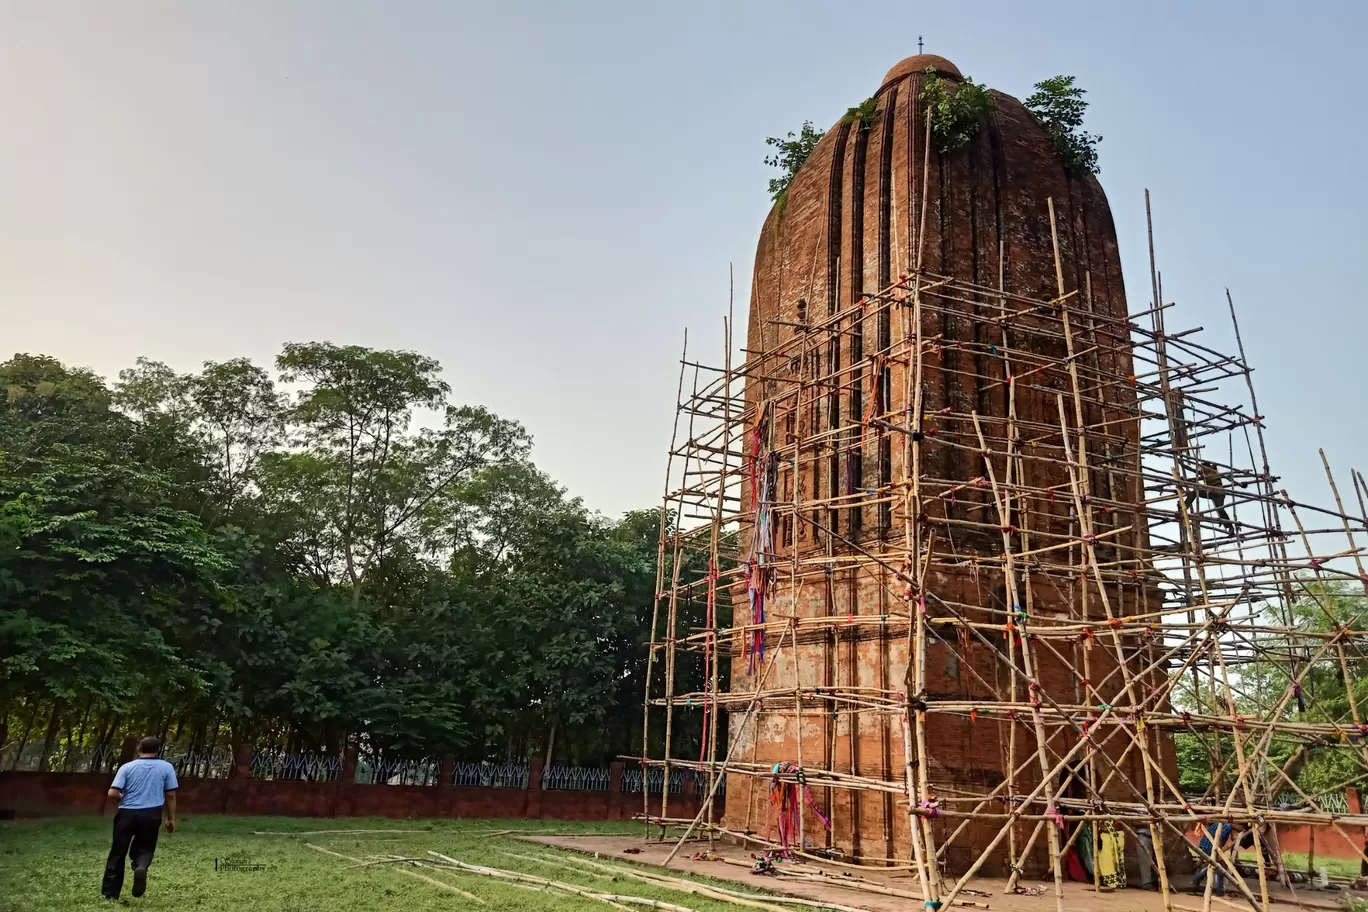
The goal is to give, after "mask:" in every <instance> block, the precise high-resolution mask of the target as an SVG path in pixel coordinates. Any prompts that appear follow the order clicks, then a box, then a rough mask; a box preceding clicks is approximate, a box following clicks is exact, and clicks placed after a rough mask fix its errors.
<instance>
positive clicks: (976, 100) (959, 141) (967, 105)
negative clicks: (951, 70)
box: [920, 67, 993, 153]
mask: <svg viewBox="0 0 1368 912" xmlns="http://www.w3.org/2000/svg"><path fill="white" fill-rule="evenodd" d="M920 101H921V106H922V108H923V109H925V108H930V109H931V141H932V142H933V143H934V144H935V146H936V149H937V151H939V152H943V153H944V152H953V151H954V150H955V149H958V148H959V147H961V146H963V145H965V144H967V143H968V142H969V140H971V139H973V138H974V136H975V135H977V133H978V131H979V130H980V129H982V128H983V125H984V124H985V123H987V122H988V118H989V116H991V115H992V113H993V96H991V95H989V94H988V89H987V88H986V87H985V86H983V85H982V84H980V83H976V82H974V80H972V79H970V78H969V77H968V76H966V77H964V79H963V81H961V82H960V83H959V84H958V85H956V86H953V87H952V86H951V84H949V83H948V82H947V81H946V80H944V79H942V78H941V77H939V76H937V75H936V71H935V70H934V69H932V68H931V67H927V69H926V75H925V77H924V78H923V79H922V90H921V98H920Z"/></svg>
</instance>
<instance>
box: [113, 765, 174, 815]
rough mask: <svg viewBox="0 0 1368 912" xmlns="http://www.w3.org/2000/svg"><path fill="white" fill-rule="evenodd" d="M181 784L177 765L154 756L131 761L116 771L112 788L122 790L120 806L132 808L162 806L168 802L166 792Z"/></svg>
mask: <svg viewBox="0 0 1368 912" xmlns="http://www.w3.org/2000/svg"><path fill="white" fill-rule="evenodd" d="M179 787H180V783H178V782H177V781H176V768H175V767H174V766H172V765H171V764H169V763H167V762H166V761H165V760H157V759H154V758H152V757H139V758H138V759H137V760H130V761H129V762H128V763H125V764H124V765H123V766H121V767H119V770H118V772H116V773H115V774H114V785H113V788H116V789H118V790H119V791H121V792H123V797H122V798H121V799H119V807H120V808H124V809H126V810H130V811H136V810H139V809H141V808H159V807H161V806H162V805H163V804H165V803H166V793H167V792H169V791H171V790H172V789H176V788H179Z"/></svg>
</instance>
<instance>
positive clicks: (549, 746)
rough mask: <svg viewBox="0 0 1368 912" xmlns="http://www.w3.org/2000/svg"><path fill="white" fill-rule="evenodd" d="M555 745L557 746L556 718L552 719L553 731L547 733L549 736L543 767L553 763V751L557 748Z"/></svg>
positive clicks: (547, 737)
mask: <svg viewBox="0 0 1368 912" xmlns="http://www.w3.org/2000/svg"><path fill="white" fill-rule="evenodd" d="M555 747H556V720H555V719H552V720H551V731H550V733H549V734H547V736H546V760H545V761H543V763H542V767H543V768H545V767H548V766H550V765H551V756H552V753H553V752H554V750H555Z"/></svg>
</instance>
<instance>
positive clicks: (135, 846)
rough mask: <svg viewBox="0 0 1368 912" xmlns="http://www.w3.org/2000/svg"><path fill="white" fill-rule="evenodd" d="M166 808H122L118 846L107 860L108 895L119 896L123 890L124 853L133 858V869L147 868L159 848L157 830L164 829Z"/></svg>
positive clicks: (116, 837)
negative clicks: (164, 811)
mask: <svg viewBox="0 0 1368 912" xmlns="http://www.w3.org/2000/svg"><path fill="white" fill-rule="evenodd" d="M161 819H162V809H161V808H159V807H154V808H138V809H137V810H129V809H127V808H119V810H118V811H117V812H116V813H115V814H114V845H113V846H112V847H111V848H110V850H109V861H107V862H106V863H105V873H104V895H105V896H108V897H110V898H113V899H118V897H119V893H120V891H122V890H123V879H124V856H125V855H127V856H128V857H129V858H130V859H132V861H133V870H135V871H146V870H147V867H148V865H150V864H152V853H154V852H156V851H157V831H158V830H160V829H161Z"/></svg>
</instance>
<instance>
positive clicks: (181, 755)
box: [162, 745, 283, 779]
mask: <svg viewBox="0 0 1368 912" xmlns="http://www.w3.org/2000/svg"><path fill="white" fill-rule="evenodd" d="M162 759H163V760H165V761H167V762H168V763H170V764H171V765H172V766H174V767H175V768H176V778H178V779H227V778H228V775H229V774H230V773H231V772H232V771H233V752H232V750H230V749H229V748H226V747H220V748H215V749H212V750H209V749H204V750H187V751H182V750H179V749H178V748H176V747H173V746H171V745H168V746H167V747H166V749H165V750H164V751H162ZM259 778H266V777H259ZM275 778H283V777H275Z"/></svg>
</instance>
